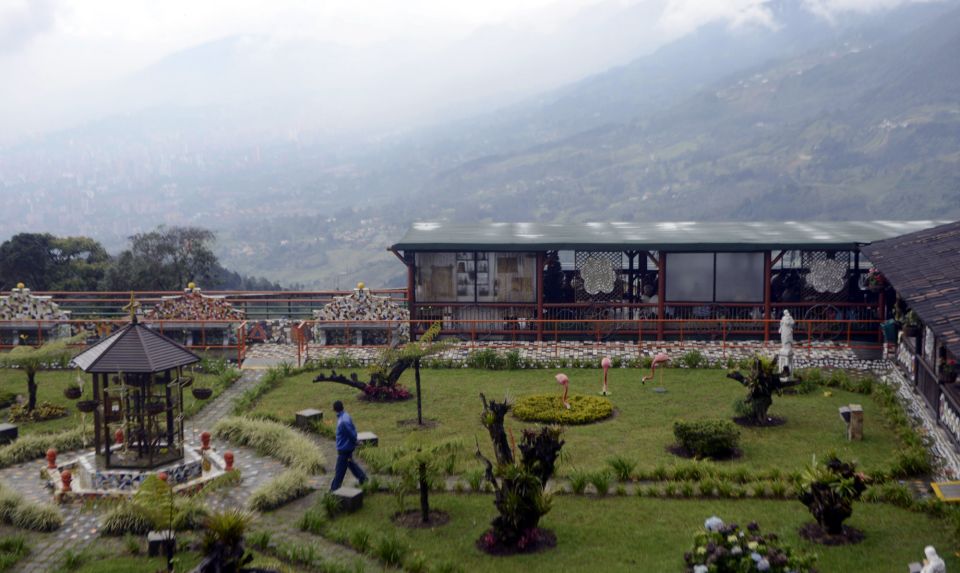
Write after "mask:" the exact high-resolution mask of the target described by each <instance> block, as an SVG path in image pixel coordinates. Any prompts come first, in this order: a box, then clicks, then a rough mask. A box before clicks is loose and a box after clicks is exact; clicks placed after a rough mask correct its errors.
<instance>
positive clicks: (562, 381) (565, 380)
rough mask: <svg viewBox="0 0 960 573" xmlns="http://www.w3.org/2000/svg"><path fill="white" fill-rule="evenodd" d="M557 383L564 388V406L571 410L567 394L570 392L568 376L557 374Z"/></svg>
mask: <svg viewBox="0 0 960 573" xmlns="http://www.w3.org/2000/svg"><path fill="white" fill-rule="evenodd" d="M557 383H558V384H560V385H561V386H563V398H561V400H563V406H564V407H565V408H566V409H567V410H569V409H570V402H567V392H569V391H570V379H569V378H567V375H566V374H557Z"/></svg>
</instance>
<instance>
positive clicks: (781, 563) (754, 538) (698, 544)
mask: <svg viewBox="0 0 960 573" xmlns="http://www.w3.org/2000/svg"><path fill="white" fill-rule="evenodd" d="M714 520H715V523H711V522H712V521H714ZM683 560H684V563H685V564H686V566H687V567H686V571H688V572H694V571H707V570H709V571H712V572H716V573H738V572H740V571H769V572H770V573H786V572H787V571H793V572H795V573H809V572H810V571H813V569H812V566H813V563H814V560H815V556H807V555H803V554H797V553H794V552H793V551H792V550H791V549H790V548H789V547H787V546H786V545H784V544H782V542H781V541H780V540H779V538H778V537H777V536H776V535H773V534H769V535H763V534H762V533H761V532H760V526H758V525H757V524H756V523H750V524H749V525H747V531H741V530H740V528H739V526H737V525H735V524H731V525H724V523H723V522H722V521H720V520H719V519H717V518H715V517H713V518H710V519H708V520H707V523H706V524H705V527H704V529H702V530H701V531H699V532H698V533H696V534H695V536H694V539H693V548H692V549H691V550H690V551H688V552H686V553H684V555H683Z"/></svg>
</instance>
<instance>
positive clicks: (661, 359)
mask: <svg viewBox="0 0 960 573" xmlns="http://www.w3.org/2000/svg"><path fill="white" fill-rule="evenodd" d="M667 362H670V357H669V356H667V354H666V353H665V352H661V353H659V354H657V355H656V356H654V357H653V362H652V363H651V364H650V375H649V376H644V377H643V378H641V379H640V382H642V383H644V384H646V383H647V380H653V375H654V374H655V373H656V372H657V366H662V365H664V364H666V363H667ZM660 383H661V384H663V370H660Z"/></svg>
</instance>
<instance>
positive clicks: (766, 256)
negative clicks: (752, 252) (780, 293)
mask: <svg viewBox="0 0 960 573" xmlns="http://www.w3.org/2000/svg"><path fill="white" fill-rule="evenodd" d="M772 273H773V264H772V263H771V262H770V251H764V252H763V318H764V320H763V342H764V344H766V343H767V342H769V340H770V319H771V318H773V317H772V316H771V314H770V313H771V302H772V301H771V300H770V298H771V293H770V281H771V274H772Z"/></svg>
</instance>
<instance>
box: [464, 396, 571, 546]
mask: <svg viewBox="0 0 960 573" xmlns="http://www.w3.org/2000/svg"><path fill="white" fill-rule="evenodd" d="M480 399H481V400H482V401H483V413H482V414H481V415H480V420H481V423H482V424H483V425H484V427H485V428H487V431H488V433H489V434H490V440H491V441H492V442H493V452H494V457H495V459H496V461H497V464H496V466H494V464H493V463H492V462H491V461H490V460H489V459H487V458H486V457H485V456H484V455H483V454H482V453H481V452H480V445H479V443H478V444H477V453H476V455H477V457H478V458H479V459H480V460H481V461H483V462H484V464H485V465H486V471H485V473H484V475H485V477H486V479H487V481H488V482H490V484H491V485H492V486H493V489H494V492H495V496H494V505H495V506H496V508H497V511H498V512H499V515H498V516H497V517H496V518H494V520H493V521H492V522H491V524H490V525H491V527H490V530H489V531H487V533H485V534H484V535H483V537H481V538H480V542H481V544H482V545H483V547H484V548H486V549H487V550H488V551H497V550H506V551H524V550H528V549H534V548H535V547H536V545H537V544H538V543H539V541H540V540H541V539H542V537H541V531H540V530H539V529H538V525H539V523H540V518H541V517H543V516H544V515H546V514H547V513H548V512H549V511H550V496H549V495H548V494H546V493H545V492H544V488H545V487H546V485H547V482H548V481H549V480H550V478H551V477H552V476H553V472H554V470H555V468H556V463H557V458H558V457H559V456H560V449H561V448H562V447H563V443H564V442H563V440H561V439H560V435H561V430H560V428H557V427H550V426H541V427H540V428H539V429H537V430H524V431H523V436H522V437H521V439H520V446H519V448H520V460H519V461H517V460H516V459H515V458H514V452H513V448H512V447H511V444H510V441H508V432H507V431H506V429H505V428H504V420H505V418H506V415H507V413H508V412H509V411H510V404H509V403H508V402H507V401H506V400H504V401H503V402H497V401H495V400H491V401H489V402H487V398H486V396H484V395H483V394H481V395H480Z"/></svg>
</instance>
